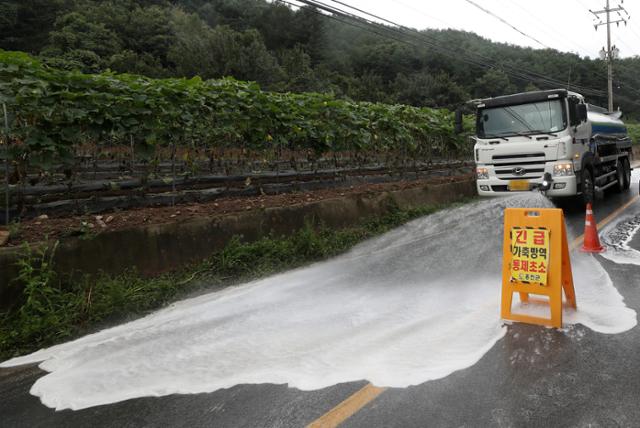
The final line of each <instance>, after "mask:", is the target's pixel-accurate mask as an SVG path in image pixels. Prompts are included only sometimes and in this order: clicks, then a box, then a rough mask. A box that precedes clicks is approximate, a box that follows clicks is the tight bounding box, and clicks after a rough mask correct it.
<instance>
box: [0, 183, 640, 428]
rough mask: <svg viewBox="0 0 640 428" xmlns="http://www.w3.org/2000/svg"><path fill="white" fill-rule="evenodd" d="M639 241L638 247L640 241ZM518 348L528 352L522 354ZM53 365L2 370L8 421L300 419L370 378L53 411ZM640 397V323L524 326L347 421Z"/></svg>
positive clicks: (634, 301) (534, 414)
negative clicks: (47, 383)
mask: <svg viewBox="0 0 640 428" xmlns="http://www.w3.org/2000/svg"><path fill="white" fill-rule="evenodd" d="M637 194H638V187H637V185H636V184H634V186H633V187H632V189H631V190H630V191H628V192H626V193H624V194H620V195H615V194H611V195H607V197H606V198H605V199H604V200H603V201H600V203H599V204H598V206H597V208H596V217H597V219H598V221H600V220H602V219H604V218H606V217H607V216H609V215H610V214H611V213H614V212H615V211H616V210H617V209H618V208H619V207H620V206H622V205H624V204H625V203H626V202H627V201H629V200H631V199H632V198H633V197H635V195H637ZM563 208H564V209H565V215H566V220H567V225H568V229H569V233H570V234H573V236H579V235H580V234H581V233H582V228H583V225H584V212H583V211H582V210H581V209H575V208H572V207H571V206H564V207H563ZM634 212H635V213H639V212H640V202H637V201H636V202H634V203H633V204H632V205H631V206H629V207H628V208H627V210H626V212H625V213H634ZM634 241H635V242H632V245H634V246H635V247H636V248H639V249H640V239H635V240H634ZM601 262H602V264H603V266H604V267H605V269H606V270H607V272H608V273H609V275H610V277H611V279H612V280H613V282H614V284H615V285H616V287H617V288H618V291H619V292H620V293H621V294H622V295H623V296H624V298H625V302H626V304H627V305H628V306H629V307H632V308H634V309H635V310H636V311H639V312H640V287H638V284H640V268H637V267H634V266H629V265H618V264H615V263H612V262H609V261H608V260H606V259H603V258H601ZM578 298H579V296H578ZM534 349H538V350H542V352H540V353H535V352H533V350H534ZM514 352H521V353H522V354H523V355H528V356H529V358H522V359H516V360H515V361H514V360H513V359H512V358H510V357H511V356H513V355H514ZM43 374H44V372H42V371H40V370H39V369H38V368H37V367H35V366H28V367H18V368H13V369H0V426H1V427H41V426H42V427H45V426H46V427H75V426H78V427H86V426H92V427H141V426H149V427H152V426H153V427H155V426H185V427H187V426H188V427H198V426H207V427H212V426H215V427H297V426H305V425H307V424H309V423H311V422H313V421H315V420H316V419H317V418H319V417H321V416H322V415H323V414H325V413H326V412H328V411H330V410H331V409H333V408H334V407H335V406H336V405H338V404H339V403H341V402H343V400H345V399H347V398H348V397H350V396H352V394H354V393H355V392H356V391H358V390H360V389H361V388H362V387H363V386H365V385H366V382H365V381H361V382H352V383H347V384H340V385H335V386H332V387H330V388H325V389H322V390H317V391H311V392H304V391H299V390H296V389H290V388H287V387H286V386H283V385H270V384H265V385H238V386H235V387H233V388H230V389H227V390H219V391H216V392H213V393H208V394H194V395H171V396H165V397H158V398H155V397H147V398H139V399H134V400H128V401H125V402H121V403H117V404H113V405H107V406H99V407H93V408H89V409H86V410H81V411H75V412H74V411H69V410H65V411H60V412H55V411H53V410H51V409H49V408H47V407H45V406H43V405H42V404H41V403H40V401H39V400H38V398H36V397H34V396H32V395H30V394H29V389H30V388H31V386H32V385H33V383H34V382H35V381H36V379H37V378H39V377H40V376H42V375H43ZM639 399H640V329H639V328H633V329H631V330H629V331H627V332H625V333H622V334H614V335H604V334H599V333H595V332H593V331H591V330H590V329H588V328H586V327H582V326H580V325H578V326H575V327H574V328H573V329H572V331H571V334H567V333H566V332H558V331H556V330H553V329H546V328H542V327H536V326H529V325H523V324H514V325H513V326H510V327H509V330H508V333H507V334H506V336H505V337H504V338H503V339H502V340H500V341H499V342H498V343H497V344H496V345H495V346H494V347H493V348H492V349H491V350H490V351H489V352H488V353H487V354H486V355H484V357H483V358H482V359H481V360H480V361H479V362H478V363H477V364H475V365H474V366H472V367H470V368H467V369H464V370H460V371H457V372H454V373H453V374H451V375H450V376H447V377H446V378H444V379H440V380H436V381H430V382H427V383H424V384H422V385H418V386H415V387H409V388H391V389H387V390H385V391H384V392H383V393H381V394H380V395H379V396H378V397H377V398H376V399H374V400H371V401H370V402H368V404H366V405H365V406H364V407H362V408H361V409H360V410H359V411H357V412H356V413H355V414H353V415H352V416H350V417H349V418H348V419H346V421H345V422H344V423H343V425H342V426H344V427H396V426H397V427H413V426H415V427H424V426H456V427H457V426H470V427H477V426H595V427H598V426H603V427H615V426H640V406H638V403H639Z"/></svg>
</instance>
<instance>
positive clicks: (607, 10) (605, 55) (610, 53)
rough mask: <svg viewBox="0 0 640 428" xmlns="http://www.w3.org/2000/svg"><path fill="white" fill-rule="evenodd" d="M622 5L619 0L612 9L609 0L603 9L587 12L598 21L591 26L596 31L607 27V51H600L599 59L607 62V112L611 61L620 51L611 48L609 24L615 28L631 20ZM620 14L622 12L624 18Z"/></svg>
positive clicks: (611, 76) (610, 85)
mask: <svg viewBox="0 0 640 428" xmlns="http://www.w3.org/2000/svg"><path fill="white" fill-rule="evenodd" d="M622 3H624V0H620V4H618V6H616V7H613V8H612V7H610V6H609V0H607V3H606V5H605V7H604V9H602V10H596V11H593V10H591V9H589V12H591V13H593V15H594V16H595V17H596V19H597V21H598V22H594V24H593V26H594V27H595V29H596V31H598V27H600V26H601V25H606V26H607V50H605V49H604V48H602V50H601V51H600V58H601V59H606V60H607V86H608V93H609V105H608V108H609V111H613V60H614V59H615V58H617V57H618V56H619V54H620V50H619V49H618V48H617V47H615V46H611V24H616V26H618V27H619V26H620V23H621V22H622V23H624V25H627V21H628V20H629V19H630V18H631V17H630V16H629V12H627V11H626V10H625V8H624V7H623V6H622ZM621 12H624V13H625V15H626V17H625V16H624V15H623V14H622V13H621ZM613 13H616V14H617V16H614V19H615V21H612V20H611V15H612V14H613ZM601 15H606V21H603V20H602V17H601Z"/></svg>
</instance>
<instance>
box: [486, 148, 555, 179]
mask: <svg viewBox="0 0 640 428" xmlns="http://www.w3.org/2000/svg"><path fill="white" fill-rule="evenodd" d="M492 160H493V166H494V169H495V172H496V177H498V178H499V179H501V180H518V179H535V178H541V177H542V176H543V174H544V162H545V155H544V153H521V154H520V153H519V154H513V155H494V156H493V157H492Z"/></svg>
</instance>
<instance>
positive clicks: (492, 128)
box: [476, 99, 567, 138]
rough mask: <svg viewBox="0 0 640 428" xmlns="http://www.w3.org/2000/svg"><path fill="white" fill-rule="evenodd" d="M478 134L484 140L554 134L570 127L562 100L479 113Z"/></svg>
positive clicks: (497, 108)
mask: <svg viewBox="0 0 640 428" xmlns="http://www.w3.org/2000/svg"><path fill="white" fill-rule="evenodd" d="M476 125H477V126H476V128H477V134H478V137H480V138H491V137H508V136H513V135H523V134H525V135H527V134H536V133H553V132H558V131H562V130H563V129H565V128H566V127H567V122H566V118H565V114H564V109H563V103H562V102H561V100H559V99H556V100H548V101H540V102H536V103H530V104H519V105H513V106H504V107H494V108H484V109H481V110H479V111H478V117H477V124H476Z"/></svg>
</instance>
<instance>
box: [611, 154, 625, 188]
mask: <svg viewBox="0 0 640 428" xmlns="http://www.w3.org/2000/svg"><path fill="white" fill-rule="evenodd" d="M625 177H626V175H625V172H624V161H623V160H621V159H618V163H617V164H616V185H615V186H613V188H614V190H615V191H616V193H621V192H622V191H624V190H625V187H624V183H625Z"/></svg>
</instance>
